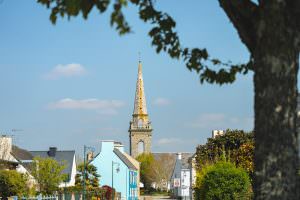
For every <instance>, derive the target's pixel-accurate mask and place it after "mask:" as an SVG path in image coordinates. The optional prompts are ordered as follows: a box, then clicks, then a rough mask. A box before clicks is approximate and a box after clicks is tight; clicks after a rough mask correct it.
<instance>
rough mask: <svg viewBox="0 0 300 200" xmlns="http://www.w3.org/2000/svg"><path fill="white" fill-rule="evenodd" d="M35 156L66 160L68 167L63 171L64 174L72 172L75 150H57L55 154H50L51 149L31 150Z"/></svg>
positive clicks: (58, 160)
mask: <svg viewBox="0 0 300 200" xmlns="http://www.w3.org/2000/svg"><path fill="white" fill-rule="evenodd" d="M30 153H31V154H32V156H33V157H38V156H39V157H41V158H53V159H54V160H56V161H57V162H65V164H66V168H65V169H64V170H63V171H62V173H63V174H69V175H71V174H72V165H73V159H74V156H75V151H74V150H72V151H56V152H55V156H53V157H52V156H49V151H30Z"/></svg>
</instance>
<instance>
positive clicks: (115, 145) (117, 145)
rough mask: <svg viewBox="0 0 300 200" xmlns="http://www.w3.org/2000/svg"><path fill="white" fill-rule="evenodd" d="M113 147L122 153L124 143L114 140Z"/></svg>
mask: <svg viewBox="0 0 300 200" xmlns="http://www.w3.org/2000/svg"><path fill="white" fill-rule="evenodd" d="M114 148H116V149H119V151H121V152H122V153H124V145H123V144H122V143H121V142H115V143H114Z"/></svg>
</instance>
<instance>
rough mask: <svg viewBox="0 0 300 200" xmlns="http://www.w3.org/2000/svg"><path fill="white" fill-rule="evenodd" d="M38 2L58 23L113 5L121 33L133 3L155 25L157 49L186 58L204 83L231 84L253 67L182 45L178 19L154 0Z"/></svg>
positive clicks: (152, 31) (113, 22) (114, 19)
mask: <svg viewBox="0 0 300 200" xmlns="http://www.w3.org/2000/svg"><path fill="white" fill-rule="evenodd" d="M38 2H39V3H41V4H43V5H45V6H46V7H47V8H48V9H51V14H50V20H51V22H52V23H53V24H55V23H56V21H57V18H58V17H64V16H67V17H68V18H69V19H70V18H71V17H75V16H78V15H79V14H82V17H83V18H84V19H87V18H88V15H89V13H90V12H91V10H92V9H93V8H95V9H97V10H98V11H99V13H104V12H105V11H107V9H108V7H109V5H111V4H112V6H113V11H112V13H111V15H110V24H111V26H112V27H114V28H115V29H116V31H118V33H119V34H120V35H124V34H126V33H130V32H131V31H132V30H131V27H130V25H129V23H128V22H127V20H126V18H125V16H124V11H123V9H124V8H126V7H127V6H128V4H129V3H131V4H133V5H135V6H137V7H138V9H139V18H140V19H141V20H142V21H144V22H147V23H150V24H151V25H152V28H151V29H150V30H149V32H148V35H149V36H150V37H151V39H152V46H154V48H155V49H156V52H157V53H159V52H161V51H163V52H166V53H168V54H169V56H170V57H171V58H176V59H183V60H184V61H185V64H186V67H187V68H188V69H189V70H195V71H196V72H197V73H199V75H200V81H201V83H203V82H208V83H217V84H224V83H232V82H233V81H235V78H236V75H237V73H243V74H246V73H247V72H248V71H249V70H252V68H253V67H252V62H249V63H247V64H237V65H235V64H232V63H231V62H230V61H228V62H221V61H220V60H219V59H217V58H213V57H211V56H210V55H209V54H208V52H207V50H206V49H205V48H202V49H200V48H187V47H184V46H182V45H181V44H180V40H179V36H178V34H177V32H176V30H175V27H176V22H175V21H174V20H173V18H172V17H171V16H170V15H168V14H167V13H165V12H162V11H159V10H157V9H155V7H154V5H153V1H152V0H114V1H110V0H93V1H91V0H38ZM220 67H223V68H220ZM218 68H219V69H218Z"/></svg>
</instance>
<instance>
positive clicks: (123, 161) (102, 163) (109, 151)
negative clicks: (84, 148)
mask: <svg viewBox="0 0 300 200" xmlns="http://www.w3.org/2000/svg"><path fill="white" fill-rule="evenodd" d="M91 164H92V165H94V166H95V167H97V172H98V173H99V174H100V176H101V178H100V180H99V184H100V185H101V186H104V185H108V186H110V187H112V188H114V189H115V190H116V192H118V193H120V194H121V199H124V200H138V199H139V189H138V186H139V163H138V162H137V161H136V160H134V159H133V158H131V157H130V156H129V155H128V154H126V153H125V152H124V146H123V145H122V144H121V143H119V142H115V141H112V140H104V141H101V151H100V153H99V154H97V155H96V156H95V157H94V159H93V160H92V161H91Z"/></svg>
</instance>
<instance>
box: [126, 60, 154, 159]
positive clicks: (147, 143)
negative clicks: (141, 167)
mask: <svg viewBox="0 0 300 200" xmlns="http://www.w3.org/2000/svg"><path fill="white" fill-rule="evenodd" d="M128 132H129V142H130V155H131V156H132V157H134V158H136V157H137V156H138V155H139V154H141V153H150V152H151V140H152V127H151V122H150V120H149V116H148V113H147V107H146V98H145V91H144V81H143V75H142V64H141V62H140V61H139V65H138V78H137V83H136V92H135V99H134V109H133V114H132V120H131V121H130V126H129V130H128Z"/></svg>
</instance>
